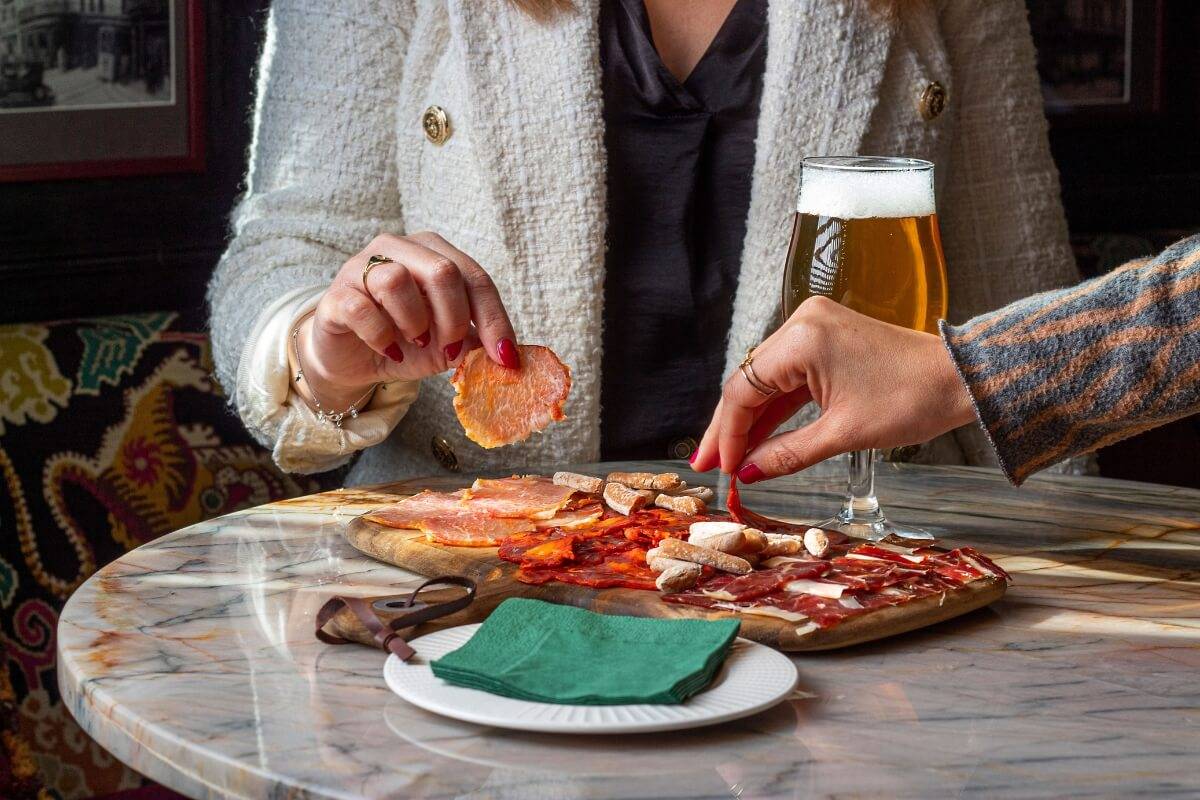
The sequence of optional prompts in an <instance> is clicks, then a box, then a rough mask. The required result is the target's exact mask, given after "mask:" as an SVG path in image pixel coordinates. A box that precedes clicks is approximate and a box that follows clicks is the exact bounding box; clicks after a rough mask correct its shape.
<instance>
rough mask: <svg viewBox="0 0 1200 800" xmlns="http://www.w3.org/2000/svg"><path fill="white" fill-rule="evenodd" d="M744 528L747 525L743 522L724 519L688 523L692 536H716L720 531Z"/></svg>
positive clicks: (734, 530)
mask: <svg viewBox="0 0 1200 800" xmlns="http://www.w3.org/2000/svg"><path fill="white" fill-rule="evenodd" d="M744 530H746V526H745V525H743V524H742V523H740V522H732V521H730V520H723V519H709V520H705V521H703V522H693V523H692V524H691V525H688V534H689V535H690V536H715V535H716V534H718V533H735V532H737V531H744Z"/></svg>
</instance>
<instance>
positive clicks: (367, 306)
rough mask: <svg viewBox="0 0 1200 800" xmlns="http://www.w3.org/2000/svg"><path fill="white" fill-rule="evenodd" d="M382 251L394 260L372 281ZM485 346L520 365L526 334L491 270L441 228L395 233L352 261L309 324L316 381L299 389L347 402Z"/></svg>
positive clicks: (302, 346)
mask: <svg viewBox="0 0 1200 800" xmlns="http://www.w3.org/2000/svg"><path fill="white" fill-rule="evenodd" d="M372 256H383V257H385V258H387V259H391V261H390V262H383V263H377V264H375V265H373V266H371V268H370V269H369V270H367V271H366V275H365V278H364V269H365V268H366V267H367V263H368V260H369V259H370V258H371V257H372ZM481 345H482V347H483V349H484V351H485V352H486V353H487V357H488V358H490V359H492V360H493V361H494V362H495V363H496V364H497V365H504V366H507V367H509V368H511V369H516V368H518V367H519V366H520V355H519V353H518V350H517V346H516V335H515V334H514V332H513V328H512V324H511V323H510V322H509V319H508V313H507V312H506V311H505V308H504V303H503V301H502V300H501V298H500V293H499V292H498V291H497V289H496V285H495V284H494V283H493V281H492V279H491V277H490V276H489V275H488V274H487V272H486V271H484V269H483V268H482V267H481V266H479V264H478V263H476V262H475V260H474V259H472V258H471V257H470V256H468V255H467V254H466V253H464V252H462V251H461V250H459V249H458V248H456V247H454V246H453V245H452V244H450V243H449V242H447V241H446V240H445V239H443V238H442V237H440V236H438V235H437V234H435V233H414V234H411V235H408V236H391V235H386V234H385V235H381V236H378V237H376V238H375V239H374V240H372V242H371V243H370V244H369V245H368V246H367V247H366V249H364V250H363V251H362V252H361V253H359V254H358V255H356V256H354V257H353V258H351V259H350V260H349V261H347V262H346V263H345V264H343V265H342V268H341V269H340V270H339V271H338V274H337V276H336V277H335V278H334V279H333V282H332V283H331V284H330V286H329V288H328V289H327V290H326V291H325V293H324V294H323V295H322V296H321V299H320V301H319V302H318V303H317V308H316V312H315V313H314V314H313V315H312V316H310V317H309V318H308V319H306V320H304V321H303V322H302V323H301V325H300V331H299V336H298V337H297V346H298V348H299V350H300V353H301V361H302V365H303V367H304V374H305V378H306V379H307V381H306V382H307V384H309V385H307V386H306V385H305V382H301V383H300V384H298V385H297V390H299V391H301V392H302V393H306V392H311V393H313V394H315V395H316V397H317V398H318V399H319V400H320V401H321V404H322V405H323V406H324V407H326V408H336V409H341V408H345V407H346V406H347V405H349V404H350V403H351V402H353V401H355V400H356V399H358V398H359V397H361V396H362V395H363V393H364V392H365V391H366V389H367V388H368V387H369V386H371V384H373V383H377V382H388V381H395V380H415V379H419V378H424V377H427V376H429V375H435V374H437V373H440V372H444V371H446V370H447V369H449V368H450V367H452V366H454V365H455V364H456V363H458V362H459V360H460V359H461V358H462V357H463V355H464V354H465V353H467V352H469V351H471V350H473V349H475V348H478V347H480V346H481ZM306 399H308V400H310V402H311V399H312V398H311V397H307V396H306Z"/></svg>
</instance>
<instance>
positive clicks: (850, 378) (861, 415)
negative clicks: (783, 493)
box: [692, 297, 975, 483]
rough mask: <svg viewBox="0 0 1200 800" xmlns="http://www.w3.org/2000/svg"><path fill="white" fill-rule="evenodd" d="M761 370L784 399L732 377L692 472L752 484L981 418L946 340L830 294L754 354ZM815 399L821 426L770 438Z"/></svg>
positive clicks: (805, 307)
mask: <svg viewBox="0 0 1200 800" xmlns="http://www.w3.org/2000/svg"><path fill="white" fill-rule="evenodd" d="M754 371H755V374H756V375H757V376H758V379H759V380H761V381H762V382H763V383H765V384H767V385H768V386H770V387H774V388H776V389H778V392H777V393H776V394H774V395H772V396H771V397H769V398H768V397H764V396H763V395H762V394H760V393H759V392H758V391H756V390H755V389H754V388H753V387H752V386H751V385H750V383H749V381H748V380H747V379H746V378H745V376H744V375H743V374H742V373H741V372H740V371H734V373H733V375H732V376H731V377H730V378H729V379H728V380H727V381H726V382H725V389H724V391H723V393H722V396H721V402H720V404H719V405H718V406H717V410H716V412H715V413H714V414H713V419H712V422H711V423H710V424H709V427H708V430H707V432H705V434H704V439H703V440H702V441H701V443H700V447H699V448H698V449H697V451H696V454H695V456H694V457H693V459H692V467H693V469H696V470H697V471H700V472H704V471H706V470H710V469H712V468H713V467H716V466H720V467H721V469H722V471H724V472H728V473H734V472H736V474H737V477H738V479H739V480H741V481H742V482H743V483H753V482H755V481H759V480H763V479H764V478H770V477H774V476H777V475H786V474H789V473H792V472H797V471H799V470H802V469H805V468H807V467H810V466H812V465H813V464H816V463H817V462H819V461H823V460H825V459H826V458H830V457H831V456H835V455H838V454H840V453H846V452H849V451H851V450H865V449H868V448H873V447H878V448H883V447H897V446H899V445H907V444H917V443H920V442H926V441H929V440H930V439H932V438H934V437H935V436H937V435H939V434H942V433H945V432H946V431H949V430H952V429H954V428H957V427H959V426H960V425H965V424H967V423H968V422H970V421H972V420H973V419H975V412H974V408H973V406H972V405H971V398H970V395H969V394H968V393H967V390H966V388H965V387H964V386H963V384H962V381H960V380H959V377H958V373H957V372H956V370H955V367H954V363H953V361H951V359H950V356H949V354H948V353H947V352H946V349H945V347H944V346H943V345H942V342H941V339H940V338H939V337H937V336H933V335H931V334H928V333H921V332H918V331H911V330H907V329H905V328H898V327H896V326H894V325H889V324H887V323H885V322H879V321H878V320H874V319H871V318H870V317H867V316H864V315H862V314H859V313H857V312H855V311H851V310H850V309H848V308H846V307H845V306H842V305H839V304H838V303H835V302H833V301H832V300H828V299H826V298H823V297H813V298H811V299H809V300H806V301H804V303H802V304H801V306H800V308H798V309H797V310H796V313H794V314H792V316H791V317H790V318H789V319H788V320H787V322H785V323H784V324H783V325H782V326H781V327H780V328H779V330H777V331H775V333H773V334H771V336H770V337H769V338H768V339H767V340H766V341H765V342H763V343H762V344H761V345H759V346H758V347H757V348H755V350H754ZM810 400H811V401H813V402H815V403H816V404H817V405H819V406H820V407H821V410H822V414H821V416H820V418H819V419H817V421H816V422H813V423H812V424H810V425H807V426H805V427H803V428H800V429H798V430H795V431H790V432H787V433H782V434H779V435H777V436H772V437H770V438H767V437H768V436H769V435H770V434H771V432H772V431H774V430H775V428H777V427H778V426H779V425H780V424H781V423H782V422H784V421H785V420H787V419H788V418H789V417H791V416H792V415H793V414H795V413H796V411H798V410H799V409H800V408H801V407H802V406H803V405H805V404H806V403H808V402H809V401H810Z"/></svg>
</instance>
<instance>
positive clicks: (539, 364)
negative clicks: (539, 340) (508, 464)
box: [450, 345, 571, 448]
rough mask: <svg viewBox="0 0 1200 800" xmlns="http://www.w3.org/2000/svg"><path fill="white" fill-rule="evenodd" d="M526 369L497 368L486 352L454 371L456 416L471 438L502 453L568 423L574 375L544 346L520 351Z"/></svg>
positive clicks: (473, 353)
mask: <svg viewBox="0 0 1200 800" xmlns="http://www.w3.org/2000/svg"><path fill="white" fill-rule="evenodd" d="M520 353H521V366H520V368H518V369H508V368H506V367H501V366H497V365H496V364H495V363H494V362H493V361H491V360H490V359H489V358H487V357H486V356H485V355H484V354H483V351H482V350H477V351H475V352H472V353H470V354H468V355H467V357H466V358H464V359H463V362H462V363H461V364H459V365H458V369H457V370H455V371H454V377H452V378H451V379H450V382H451V383H452V384H453V385H454V391H455V392H456V394H455V396H454V410H455V412H456V413H457V414H458V420H459V422H461V423H462V426H463V430H464V431H466V434H467V438H469V439H470V440H471V441H473V442H475V443H476V444H479V445H481V446H483V447H488V448H491V447H500V446H502V445H506V444H512V443H513V442H521V441H524V440H526V439H528V438H529V435H530V434H531V433H533V432H534V431H540V430H542V429H543V428H545V427H546V426H547V425H549V424H550V423H551V422H555V421H557V420H561V419H565V417H564V416H563V411H562V407H563V403H565V402H566V400H567V395H568V394H569V393H570V392H571V370H570V368H568V367H567V366H566V365H565V364H563V363H562V362H561V361H559V360H558V356H556V355H554V351H553V350H551V349H550V348H548V347H542V346H540V345H523V346H521V348H520Z"/></svg>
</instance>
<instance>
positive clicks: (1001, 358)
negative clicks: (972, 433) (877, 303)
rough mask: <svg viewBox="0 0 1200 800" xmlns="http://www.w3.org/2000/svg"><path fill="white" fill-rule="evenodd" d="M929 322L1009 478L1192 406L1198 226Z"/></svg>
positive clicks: (1197, 378) (1199, 390)
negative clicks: (1079, 276) (1107, 262)
mask: <svg viewBox="0 0 1200 800" xmlns="http://www.w3.org/2000/svg"><path fill="white" fill-rule="evenodd" d="M940 328H941V334H942V339H943V341H944V342H945V344H946V347H947V349H948V350H949V351H950V355H951V357H952V358H953V359H954V362H955V364H956V365H957V367H958V370H959V374H960V375H961V376H962V379H963V381H964V383H966V385H967V388H968V389H969V390H970V392H971V396H972V398H973V400H974V402H975V407H976V411H977V412H978V414H979V419H980V421H981V422H982V423H983V426H984V428H985V429H986V430H987V432H988V436H989V437H990V438H991V441H992V445H993V447H995V449H996V454H997V456H998V457H999V461H1000V465H1001V466H1002V467H1003V469H1004V472H1005V474H1007V475H1008V477H1009V479H1010V480H1011V481H1012V482H1013V483H1016V484H1020V483H1021V482H1022V481H1024V480H1025V479H1026V478H1027V477H1029V476H1030V475H1032V474H1033V473H1035V472H1037V471H1038V470H1040V469H1044V468H1045V467H1048V466H1050V465H1051V464H1054V463H1055V462H1058V461H1061V460H1062V459H1064V458H1067V457H1069V456H1073V455H1078V454H1080V453H1087V452H1090V451H1092V450H1096V449H1098V448H1101V447H1104V446H1105V445H1108V444H1111V443H1113V442H1116V441H1118V440H1120V439H1124V438H1126V437H1129V436H1133V435H1134V434H1137V433H1140V432H1142V431H1145V430H1148V429H1150V428H1154V427H1156V426H1158V425H1162V424H1164V423H1167V422H1170V421H1172V420H1175V419H1179V418H1181V417H1185V416H1188V415H1190V414H1194V413H1197V412H1198V411H1200V235H1197V236H1192V237H1191V238H1188V239H1184V240H1183V241H1180V242H1177V243H1175V244H1174V245H1172V246H1171V247H1168V248H1167V249H1166V250H1164V251H1163V252H1162V253H1161V254H1159V255H1158V257H1156V258H1153V259H1143V260H1136V261H1131V262H1129V263H1128V264H1125V265H1123V266H1121V267H1119V268H1118V269H1116V270H1114V271H1113V272H1111V273H1109V274H1107V275H1104V276H1102V277H1099V278H1095V279H1094V280H1090V281H1087V282H1085V283H1082V284H1080V285H1078V286H1074V287H1071V288H1067V289H1059V290H1056V291H1052V292H1045V293H1043V294H1038V295H1034V296H1032V297H1028V298H1026V299H1024V300H1020V301H1018V302H1016V303H1013V304H1011V305H1008V306H1005V307H1004V308H1001V309H999V310H997V311H992V312H990V313H987V314H983V315H981V316H978V317H975V318H974V319H972V320H970V321H968V322H966V323H965V324H963V325H949V324H947V323H946V322H945V321H943V322H942V323H941V325H940Z"/></svg>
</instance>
